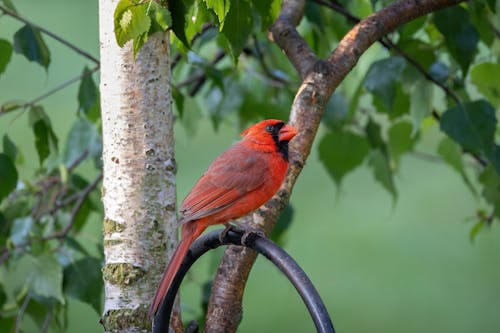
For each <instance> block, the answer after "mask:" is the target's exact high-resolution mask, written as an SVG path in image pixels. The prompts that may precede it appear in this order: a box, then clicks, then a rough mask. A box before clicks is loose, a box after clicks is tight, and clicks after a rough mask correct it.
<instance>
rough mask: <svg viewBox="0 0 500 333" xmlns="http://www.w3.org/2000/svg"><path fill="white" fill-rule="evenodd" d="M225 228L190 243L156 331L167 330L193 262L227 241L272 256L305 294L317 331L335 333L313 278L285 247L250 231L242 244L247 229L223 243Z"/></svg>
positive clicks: (156, 321)
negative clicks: (180, 289)
mask: <svg viewBox="0 0 500 333" xmlns="http://www.w3.org/2000/svg"><path fill="white" fill-rule="evenodd" d="M222 231H223V230H215V231H212V232H209V233H207V234H205V235H203V236H201V237H200V238H198V239H197V240H196V241H195V242H194V243H193V245H191V247H190V248H189V251H188V253H187V255H186V257H185V258H184V261H183V262H182V265H181V267H180V268H179V271H178V272H177V274H176V275H175V278H174V280H173V281H172V285H171V287H170V289H169V290H168V292H167V295H166V297H165V300H164V301H163V303H162V304H161V306H160V309H159V310H158V312H157V313H156V316H155V318H154V320H153V333H165V332H168V325H169V322H170V315H171V313H172V307H173V304H174V300H175V295H176V294H177V290H178V289H179V286H180V284H181V282H182V280H183V279H184V276H185V275H186V273H187V271H188V270H189V268H190V267H191V266H192V265H193V264H194V262H195V261H196V260H198V258H199V257H201V256H202V255H203V254H204V253H206V252H208V251H209V250H211V249H215V248H217V247H219V246H221V245H228V244H233V245H239V246H246V247H248V248H251V249H253V250H254V251H256V252H258V253H260V254H262V255H263V256H264V257H266V258H267V259H269V261H271V262H272V263H273V264H274V265H276V267H278V268H279V269H280V270H281V272H283V274H285V275H286V277H287V278H288V279H289V280H290V282H291V283H292V284H293V286H294V287H295V289H296V290H297V292H298V293H299V294H300V296H301V297H302V300H303V301H304V303H305V304H306V306H307V309H308V310H309V313H310V314H311V317H312V320H313V321H314V325H315V326H316V330H317V331H318V332H319V333H335V329H334V328H333V324H332V321H331V319H330V316H329V315H328V311H327V310H326V307H325V305H324V304H323V301H322V300H321V297H320V296H319V294H318V292H317V291H316V288H314V286H313V284H312V282H311V280H309V278H308V277H307V275H306V273H305V272H304V271H303V270H302V268H300V266H299V265H298V264H297V263H296V262H295V260H293V258H292V257H291V256H290V255H289V254H288V253H286V251H285V250H283V249H282V248H281V247H279V246H278V245H276V244H275V243H274V242H272V241H271V240H269V239H268V238H265V237H262V236H261V235H259V234H258V233H250V234H248V235H247V236H246V237H245V238H244V244H243V242H242V237H243V235H244V234H245V232H244V231H241V230H230V231H229V232H227V233H226V234H225V235H224V238H223V239H222V242H221V240H220V235H221V232H222Z"/></svg>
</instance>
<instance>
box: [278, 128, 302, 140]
mask: <svg viewBox="0 0 500 333" xmlns="http://www.w3.org/2000/svg"><path fill="white" fill-rule="evenodd" d="M296 135H297V129H296V128H295V127H292V126H290V125H284V126H283V127H282V128H281V129H280V131H279V133H278V139H279V140H280V141H290V140H291V139H292V138H293V137H294V136H296Z"/></svg>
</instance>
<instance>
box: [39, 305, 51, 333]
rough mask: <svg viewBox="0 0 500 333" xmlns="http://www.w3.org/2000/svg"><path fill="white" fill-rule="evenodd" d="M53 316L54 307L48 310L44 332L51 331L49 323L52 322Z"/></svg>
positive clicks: (44, 321)
mask: <svg viewBox="0 0 500 333" xmlns="http://www.w3.org/2000/svg"><path fill="white" fill-rule="evenodd" d="M52 316H53V313H52V309H50V310H49V311H47V315H46V316H45V319H44V320H43V326H42V333H46V332H48V331H49V325H50V322H51V321H52Z"/></svg>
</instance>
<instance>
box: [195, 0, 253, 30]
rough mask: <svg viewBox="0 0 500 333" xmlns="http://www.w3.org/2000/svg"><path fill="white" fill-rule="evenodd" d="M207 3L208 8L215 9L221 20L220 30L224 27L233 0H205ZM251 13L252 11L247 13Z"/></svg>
mask: <svg viewBox="0 0 500 333" xmlns="http://www.w3.org/2000/svg"><path fill="white" fill-rule="evenodd" d="M203 2H205V4H206V5H207V8H208V9H210V10H213V11H214V13H215V15H216V16H217V19H218V20H219V30H222V28H223V27H224V20H225V19H226V16H227V13H228V12H229V8H230V7H231V1H229V0H203ZM246 14H247V15H250V12H247V13H246Z"/></svg>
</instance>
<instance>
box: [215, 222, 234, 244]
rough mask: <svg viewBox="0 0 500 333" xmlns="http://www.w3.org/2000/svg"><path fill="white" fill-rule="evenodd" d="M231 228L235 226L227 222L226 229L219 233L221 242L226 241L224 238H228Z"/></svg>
mask: <svg viewBox="0 0 500 333" xmlns="http://www.w3.org/2000/svg"><path fill="white" fill-rule="evenodd" d="M231 230H234V226H233V225H231V224H229V223H228V224H226V227H225V228H224V230H222V232H221V233H220V234H219V242H221V243H224V238H226V236H227V233H228V232H229V231H231Z"/></svg>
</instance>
